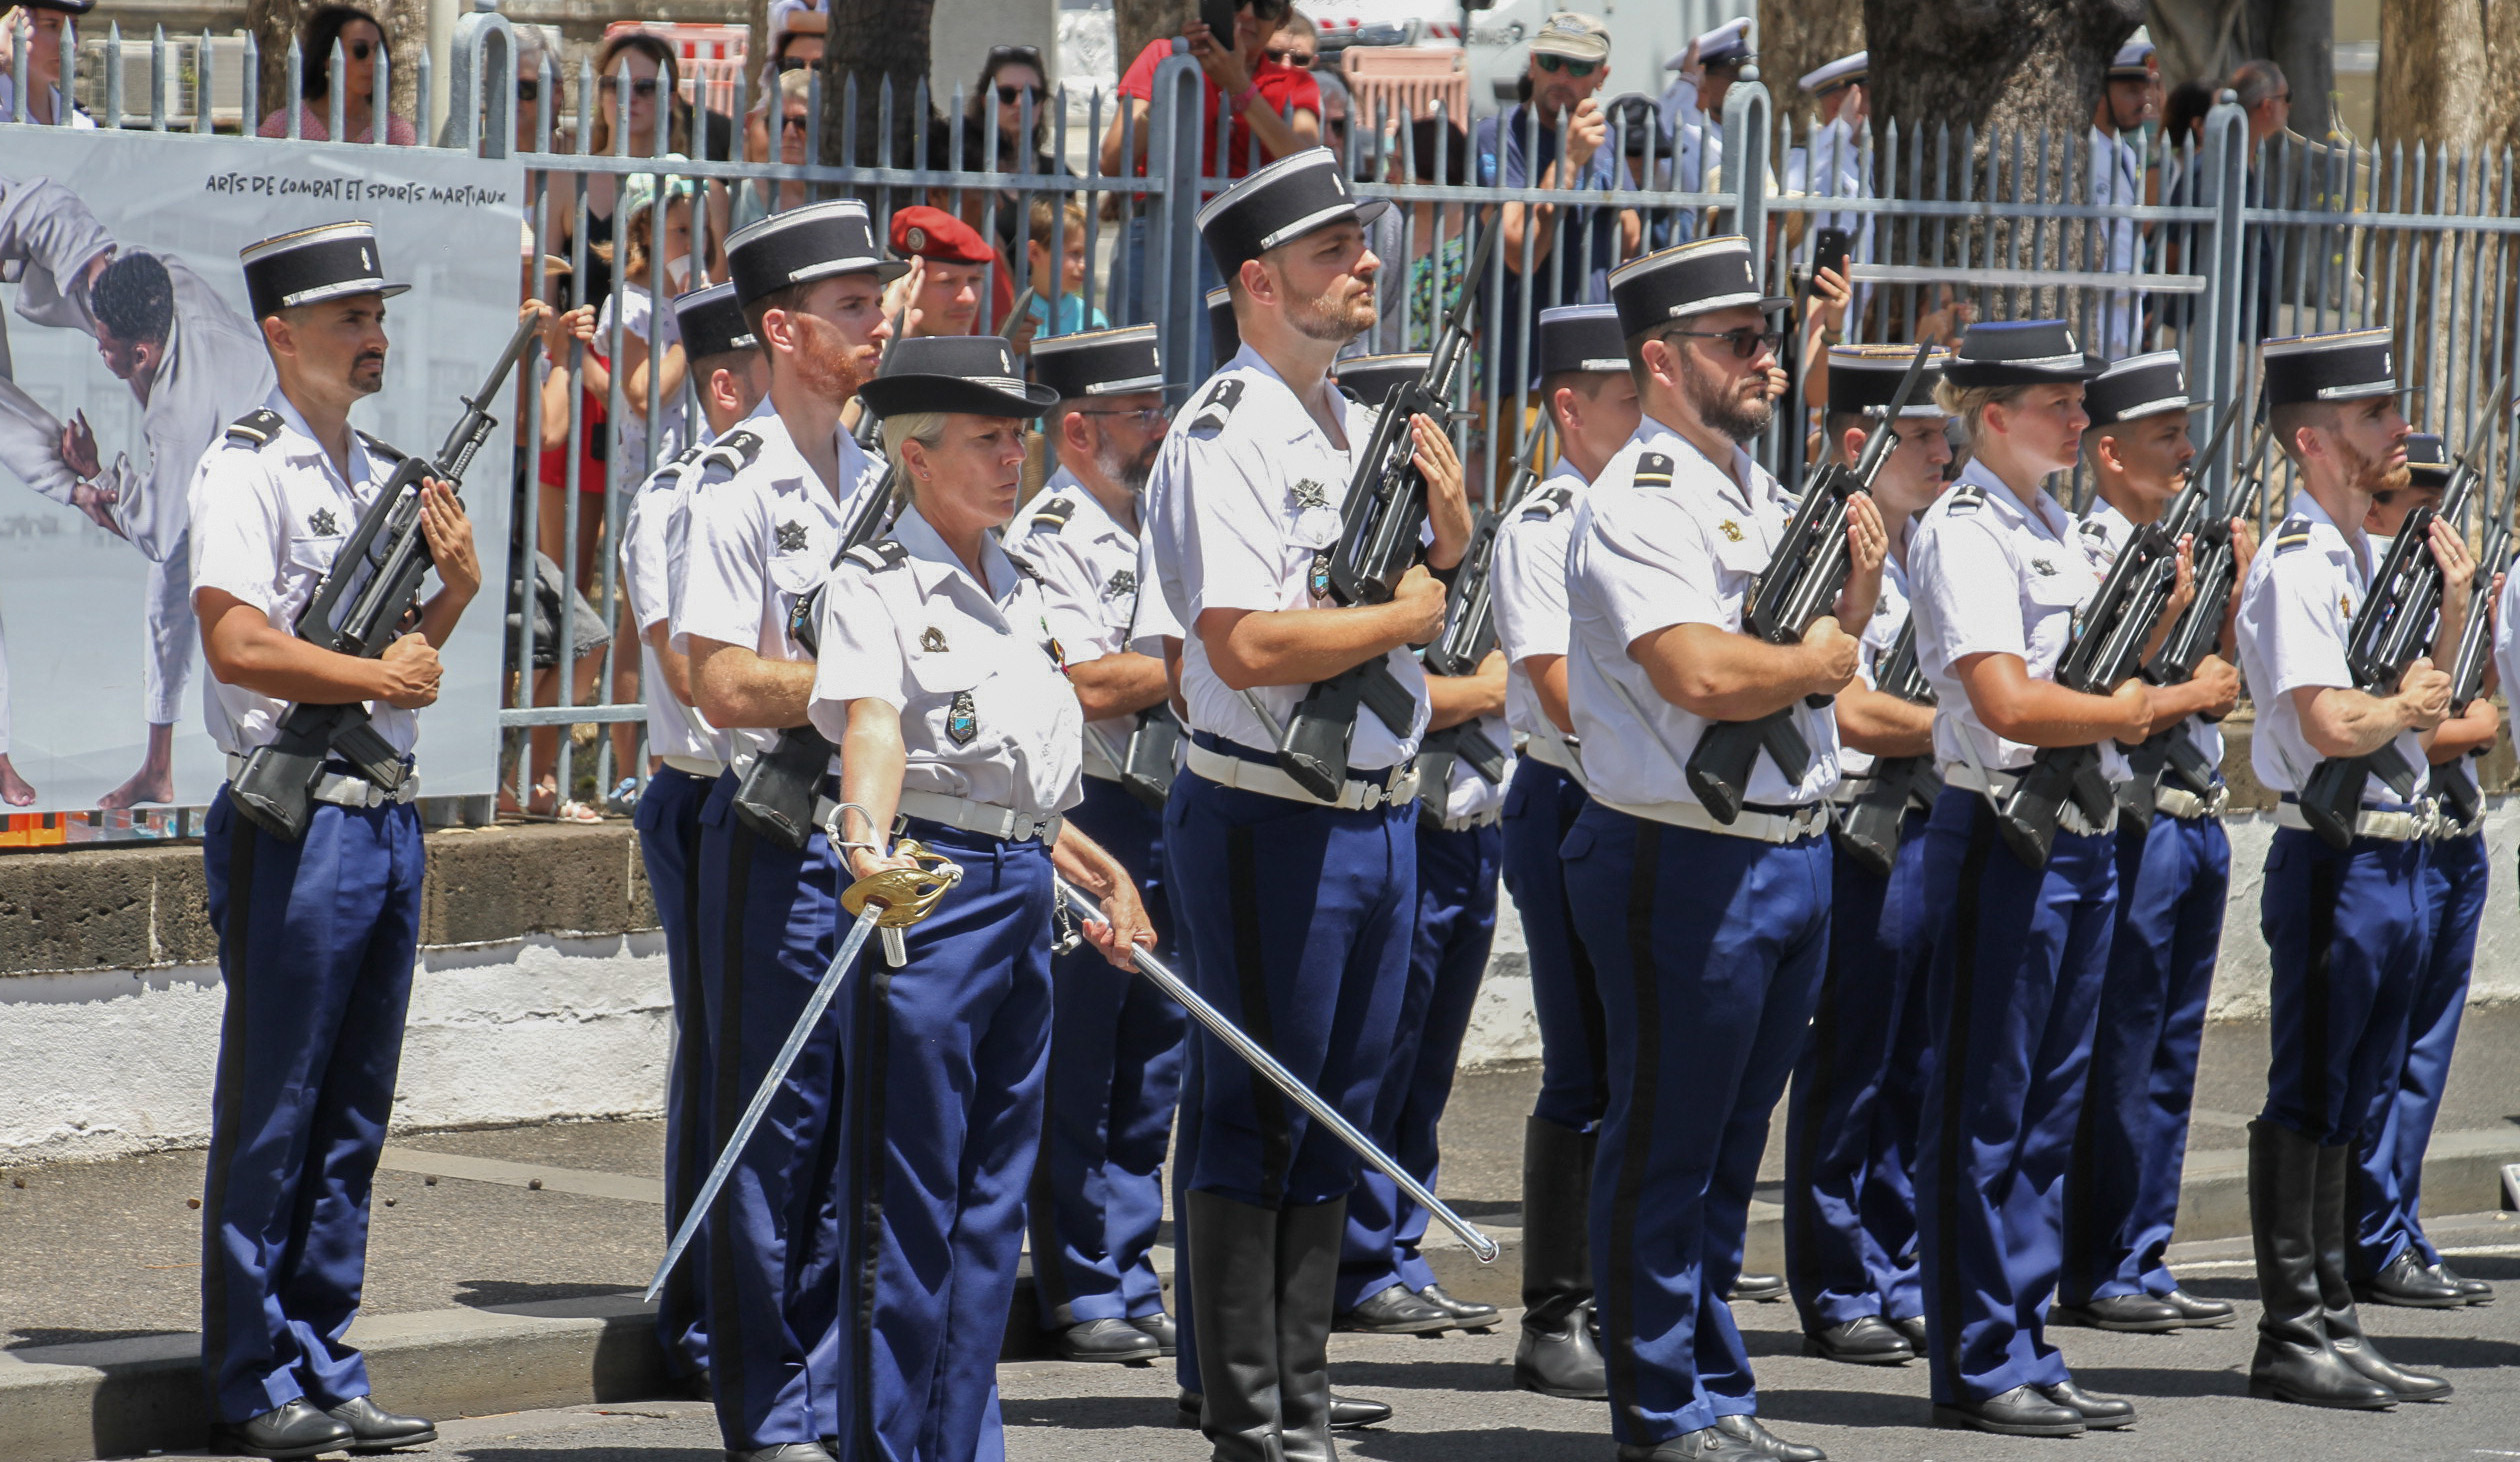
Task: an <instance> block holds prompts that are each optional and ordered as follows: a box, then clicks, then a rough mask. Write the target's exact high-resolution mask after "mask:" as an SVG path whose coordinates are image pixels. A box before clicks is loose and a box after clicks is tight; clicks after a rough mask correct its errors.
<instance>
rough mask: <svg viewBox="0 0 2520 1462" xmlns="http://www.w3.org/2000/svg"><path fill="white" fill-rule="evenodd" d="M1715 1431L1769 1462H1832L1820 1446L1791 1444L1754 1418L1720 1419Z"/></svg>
mask: <svg viewBox="0 0 2520 1462" xmlns="http://www.w3.org/2000/svg"><path fill="white" fill-rule="evenodd" d="M1715 1430H1717V1431H1719V1432H1722V1433H1723V1434H1724V1435H1725V1436H1728V1437H1730V1438H1732V1439H1733V1440H1734V1441H1736V1442H1740V1443H1743V1444H1744V1445H1746V1446H1748V1447H1749V1448H1750V1450H1751V1451H1753V1452H1756V1453H1757V1454H1759V1455H1760V1456H1762V1457H1765V1458H1767V1459H1768V1462H1829V1454H1828V1453H1826V1452H1823V1451H1821V1450H1820V1449H1819V1448H1818V1447H1813V1446H1806V1445H1805V1444H1803V1443H1801V1442H1789V1441H1787V1440H1785V1439H1784V1438H1783V1437H1780V1436H1778V1435H1777V1434H1776V1433H1774V1432H1772V1431H1769V1430H1768V1429H1767V1428H1766V1427H1763V1426H1761V1425H1759V1419H1758V1418H1757V1417H1755V1416H1719V1417H1717V1418H1715Z"/></svg>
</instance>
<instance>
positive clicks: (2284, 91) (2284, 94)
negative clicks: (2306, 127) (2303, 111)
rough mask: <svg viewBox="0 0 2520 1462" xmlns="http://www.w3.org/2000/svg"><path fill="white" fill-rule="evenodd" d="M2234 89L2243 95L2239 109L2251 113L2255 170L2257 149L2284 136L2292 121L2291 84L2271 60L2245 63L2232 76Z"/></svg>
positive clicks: (2250, 144) (2250, 125) (2282, 70)
mask: <svg viewBox="0 0 2520 1462" xmlns="http://www.w3.org/2000/svg"><path fill="white" fill-rule="evenodd" d="M2231 89H2232V90H2233V91H2235V92H2238V93H2239V94H2240V109H2241V110H2242V111H2243V112H2246V113H2247V114H2248V118H2249V149H2250V152H2251V154H2252V159H2253V160H2252V162H2251V164H2250V165H2251V166H2252V167H2254V166H2256V163H2255V161H2254V154H2255V152H2256V150H2257V149H2258V148H2259V147H2261V146H2263V145H2265V143H2266V142H2267V141H2269V140H2270V139H2272V138H2275V137H2279V136H2282V135H2283V133H2284V131H2285V130H2286V128H2287V126H2288V125H2289V124H2290V123H2291V121H2292V83H2291V82H2289V81H2287V80H2285V79H2284V68H2283V67H2281V66H2278V65H2276V64H2275V63H2274V62H2272V61H2243V62H2241V63H2240V65H2239V66H2238V67H2237V68H2236V69H2234V70H2233V71H2232V73H2231Z"/></svg>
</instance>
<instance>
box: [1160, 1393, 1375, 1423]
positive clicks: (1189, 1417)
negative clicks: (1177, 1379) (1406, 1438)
mask: <svg viewBox="0 0 2520 1462" xmlns="http://www.w3.org/2000/svg"><path fill="white" fill-rule="evenodd" d="M1202 1405H1203V1403H1202V1402H1201V1400H1200V1398H1199V1393H1198V1392H1196V1391H1184V1392H1182V1393H1181V1394H1180V1395H1178V1396H1175V1397H1174V1398H1173V1410H1174V1417H1173V1420H1174V1421H1175V1422H1176V1423H1178V1424H1179V1425H1182V1426H1186V1427H1188V1428H1190V1429H1191V1430H1192V1431H1197V1430H1198V1429H1199V1411H1200V1408H1201V1406H1202ZM1389 1420H1391V1408H1390V1406H1388V1405H1386V1404H1385V1403H1383V1402H1380V1401H1368V1400H1366V1399H1365V1398H1364V1397H1362V1396H1341V1395H1339V1394H1338V1393H1336V1392H1332V1393H1331V1396H1330V1426H1331V1429H1332V1430H1334V1431H1346V1430H1348V1429H1349V1428H1351V1427H1360V1426H1372V1425H1373V1424H1374V1423H1376V1422H1379V1421H1389Z"/></svg>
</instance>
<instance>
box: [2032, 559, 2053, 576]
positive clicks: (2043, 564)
mask: <svg viewBox="0 0 2520 1462" xmlns="http://www.w3.org/2000/svg"><path fill="white" fill-rule="evenodd" d="M2030 568H2031V570H2032V571H2033V572H2035V573H2037V574H2040V575H2042V576H2045V575H2048V574H2053V573H2055V572H2056V565H2054V564H2052V563H2049V562H2048V561H2047V560H2046V559H2043V558H2034V559H2032V560H2030Z"/></svg>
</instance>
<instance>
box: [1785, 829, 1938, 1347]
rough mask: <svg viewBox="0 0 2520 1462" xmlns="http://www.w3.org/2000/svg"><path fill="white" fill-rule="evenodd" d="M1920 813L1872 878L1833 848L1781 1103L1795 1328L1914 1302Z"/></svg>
mask: <svg viewBox="0 0 2520 1462" xmlns="http://www.w3.org/2000/svg"><path fill="white" fill-rule="evenodd" d="M1924 834H1925V814H1924V813H1923V812H1921V811H1917V810H1914V809H1911V810H1910V811H1909V812H1908V814H1907V816H1906V817H1905V818H1904V819H1903V821H1902V826H1901V830H1900V840H1899V853H1898V857H1897V858H1896V859H1895V860H1894V861H1893V862H1892V863H1891V865H1890V874H1889V876H1888V877H1886V878H1885V877H1883V876H1881V875H1879V874H1877V873H1874V872H1872V871H1871V870H1869V869H1867V868H1865V867H1864V866H1863V865H1862V864H1861V863H1858V862H1856V861H1855V860H1854V859H1853V858H1850V857H1848V856H1847V855H1846V854H1845V853H1844V852H1838V853H1837V854H1836V855H1835V857H1836V871H1835V878H1836V885H1835V892H1834V894H1833V895H1832V898H1831V901H1830V906H1829V962H1828V970H1827V973H1826V974H1825V975H1823V976H1822V978H1821V982H1820V999H1819V1003H1818V1005H1816V1006H1815V1007H1814V1008H1813V1010H1812V1014H1811V1039H1810V1041H1809V1043H1808V1044H1807V1045H1805V1046H1804V1048H1803V1055H1802V1059H1801V1061H1799V1062H1797V1063H1796V1064H1795V1066H1794V1086H1793V1092H1792V1095H1791V1096H1790V1097H1788V1098H1787V1102H1786V1108H1785V1279H1786V1282H1787V1283H1788V1284H1790V1285H1791V1286H1792V1287H1793V1292H1794V1307H1795V1309H1796V1310H1798V1311H1799V1312H1800V1314H1801V1317H1802V1324H1803V1328H1804V1329H1805V1330H1825V1329H1827V1328H1828V1327H1830V1326H1832V1325H1843V1324H1845V1323H1847V1322H1848V1321H1850V1320H1858V1319H1862V1318H1864V1317H1865V1316H1868V1315H1869V1316H1874V1317H1877V1318H1882V1319H1891V1320H1904V1319H1907V1318H1909V1317H1910V1316H1914V1315H1921V1314H1923V1313H1924V1312H1925V1300H1924V1296H1923V1295H1922V1293H1920V1291H1919V1290H1918V1287H1917V1277H1916V1273H1917V1271H1916V1255H1915V1248H1916V1192H1915V1187H1914V1181H1913V1178H1914V1175H1913V1173H1912V1172H1911V1170H1910V1169H1911V1165H1912V1164H1913V1162H1914V1160H1915V1156H1916V1110H1917V1104H1918V1103H1919V1102H1920V1101H1922V1100H1923V1098H1924V1095H1925V1069H1926V1063H1927V1062H1928V1061H1929V1060H1931V1059H1932V1055H1933V1043H1932V1042H1931V1041H1930V1040H1928V1039H1927V1037H1926V1023H1925V962H1926V960H1927V959H1928V958H1929V957H1930V956H1931V955H1932V953H1933V925H1934V921H1933V918H1932V915H1931V912H1930V911H1929V909H1928V908H1927V906H1926V903H1925V898H1924V883H1925V837H1924Z"/></svg>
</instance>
